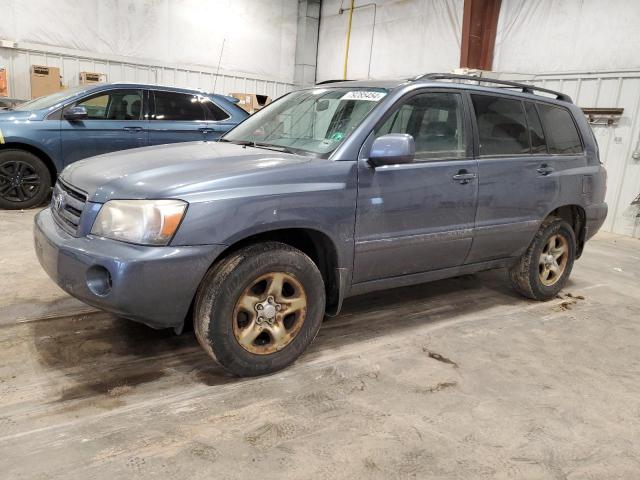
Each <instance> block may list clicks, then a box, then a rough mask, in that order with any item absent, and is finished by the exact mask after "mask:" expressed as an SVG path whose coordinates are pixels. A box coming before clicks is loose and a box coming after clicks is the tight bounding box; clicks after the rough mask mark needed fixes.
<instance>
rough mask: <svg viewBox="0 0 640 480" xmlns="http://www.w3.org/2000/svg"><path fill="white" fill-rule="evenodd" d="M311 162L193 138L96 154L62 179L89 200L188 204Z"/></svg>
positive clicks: (256, 183)
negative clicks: (154, 200) (173, 200)
mask: <svg viewBox="0 0 640 480" xmlns="http://www.w3.org/2000/svg"><path fill="white" fill-rule="evenodd" d="M312 161H313V159H312V158H310V157H304V156H300V155H291V154H287V153H280V152H275V151H271V150H266V149H262V148H252V147H243V146H240V145H234V144H231V143H220V142H191V143H177V144H172V145H158V146H153V147H144V148H136V149H133V150H125V151H122V152H115V153H109V154H106V155H99V156H97V157H92V158H89V159H86V160H81V161H79V162H74V163H72V164H71V165H69V166H68V167H67V168H65V170H64V171H63V172H62V174H61V178H62V180H63V181H64V182H65V183H67V184H69V185H71V186H74V187H76V188H79V189H81V190H83V191H84V192H86V193H87V194H88V200H89V201H92V202H99V203H104V202H106V201H108V200H111V199H125V198H126V199H145V198H177V199H181V200H185V201H187V202H191V201H197V200H198V199H200V198H202V194H205V193H207V192H210V191H212V190H219V189H227V188H234V187H238V186H242V187H251V186H261V185H264V182H265V179H264V174H265V172H266V171H270V172H271V171H274V170H277V169H290V168H297V167H299V166H302V165H304V164H306V163H309V162H312ZM322 161H323V162H326V160H322Z"/></svg>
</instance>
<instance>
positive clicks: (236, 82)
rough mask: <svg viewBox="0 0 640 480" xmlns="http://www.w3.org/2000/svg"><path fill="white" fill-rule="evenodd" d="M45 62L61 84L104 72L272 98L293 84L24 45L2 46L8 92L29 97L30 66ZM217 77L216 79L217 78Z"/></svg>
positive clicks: (1, 62) (123, 77) (113, 77)
mask: <svg viewBox="0 0 640 480" xmlns="http://www.w3.org/2000/svg"><path fill="white" fill-rule="evenodd" d="M31 65H46V66H50V67H58V68H60V73H61V75H62V77H63V84H64V85H66V86H69V87H71V86H74V85H77V84H78V74H79V73H80V72H98V73H105V74H107V77H108V81H110V82H118V81H130V82H142V83H158V84H163V85H175V86H179V87H189V88H201V89H203V90H205V91H209V92H213V91H215V93H222V94H228V93H231V92H247V93H258V94H261V95H269V96H270V97H271V98H272V99H275V98H277V97H279V96H281V95H283V94H285V93H287V92H289V91H291V90H292V89H293V85H292V84H289V83H284V82H278V81H273V80H263V79H259V78H253V77H251V76H242V75H229V74H227V73H221V74H220V75H217V76H216V72H215V71H214V70H210V69H202V70H196V69H194V68H193V67H187V68H185V67H183V68H180V67H176V68H173V67H170V66H166V65H164V66H163V65H153V64H145V63H127V62H125V61H121V60H114V59H109V58H107V57H102V58H91V57H83V56H77V55H73V54H63V53H59V52H48V51H45V50H30V49H23V48H1V47H0V66H4V67H6V68H7V70H8V83H9V96H10V97H12V98H19V99H29V98H30V96H31V86H30V83H29V79H30V74H29V72H30V67H31ZM216 77H217V79H216Z"/></svg>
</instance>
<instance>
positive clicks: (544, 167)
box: [536, 163, 553, 175]
mask: <svg viewBox="0 0 640 480" xmlns="http://www.w3.org/2000/svg"><path fill="white" fill-rule="evenodd" d="M536 171H537V172H538V173H539V174H540V175H549V174H550V173H553V167H550V166H549V165H547V164H546V163H543V164H542V165H540V167H538V169H537V170H536Z"/></svg>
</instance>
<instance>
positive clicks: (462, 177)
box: [453, 168, 478, 185]
mask: <svg viewBox="0 0 640 480" xmlns="http://www.w3.org/2000/svg"><path fill="white" fill-rule="evenodd" d="M477 177H478V175H476V174H475V173H469V172H468V171H467V170H466V169H464V168H463V169H462V170H460V171H459V172H458V173H456V174H455V175H454V176H453V179H454V180H455V181H456V182H459V183H461V184H462V185H466V184H467V183H469V182H470V181H471V180H473V179H475V178H477Z"/></svg>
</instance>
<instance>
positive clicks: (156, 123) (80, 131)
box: [0, 83, 248, 209]
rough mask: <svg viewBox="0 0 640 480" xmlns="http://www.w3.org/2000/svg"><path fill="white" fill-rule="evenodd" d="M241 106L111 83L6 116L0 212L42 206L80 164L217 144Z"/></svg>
mask: <svg viewBox="0 0 640 480" xmlns="http://www.w3.org/2000/svg"><path fill="white" fill-rule="evenodd" d="M236 101H237V100H235V99H233V98H231V97H226V96H223V95H213V94H207V93H204V92H201V91H197V90H187V89H181V88H172V87H160V86H157V85H143V84H134V83H113V84H99V85H92V86H80V87H75V88H70V89H68V90H64V91H61V92H58V93H54V94H52V95H48V96H46V97H41V98H37V99H35V100H32V101H30V102H27V103H24V104H22V105H20V106H18V107H16V108H14V109H12V110H1V111H0V208H6V209H19V208H30V207H33V206H37V205H40V204H41V203H43V201H44V200H45V199H46V198H47V195H48V194H49V192H50V191H51V187H52V185H53V183H54V182H55V179H56V178H57V176H58V173H59V172H61V171H62V169H63V168H64V167H66V166H67V165H69V164H70V163H73V162H75V161H76V160H80V159H83V158H86V157H92V156H95V155H100V154H102V153H108V152H113V151H116V150H125V149H128V148H135V147H144V146H147V145H158V144H164V143H175V142H189V141H193V140H217V139H218V138H219V137H220V135H222V134H223V133H225V132H226V131H228V130H229V129H231V128H232V127H234V126H235V125H237V124H238V123H240V122H241V121H242V120H244V119H245V118H246V117H247V116H248V114H247V113H246V112H245V111H244V110H242V109H241V108H239V107H238V106H237V105H235V104H234V102H236ZM106 161H108V160H106Z"/></svg>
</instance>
